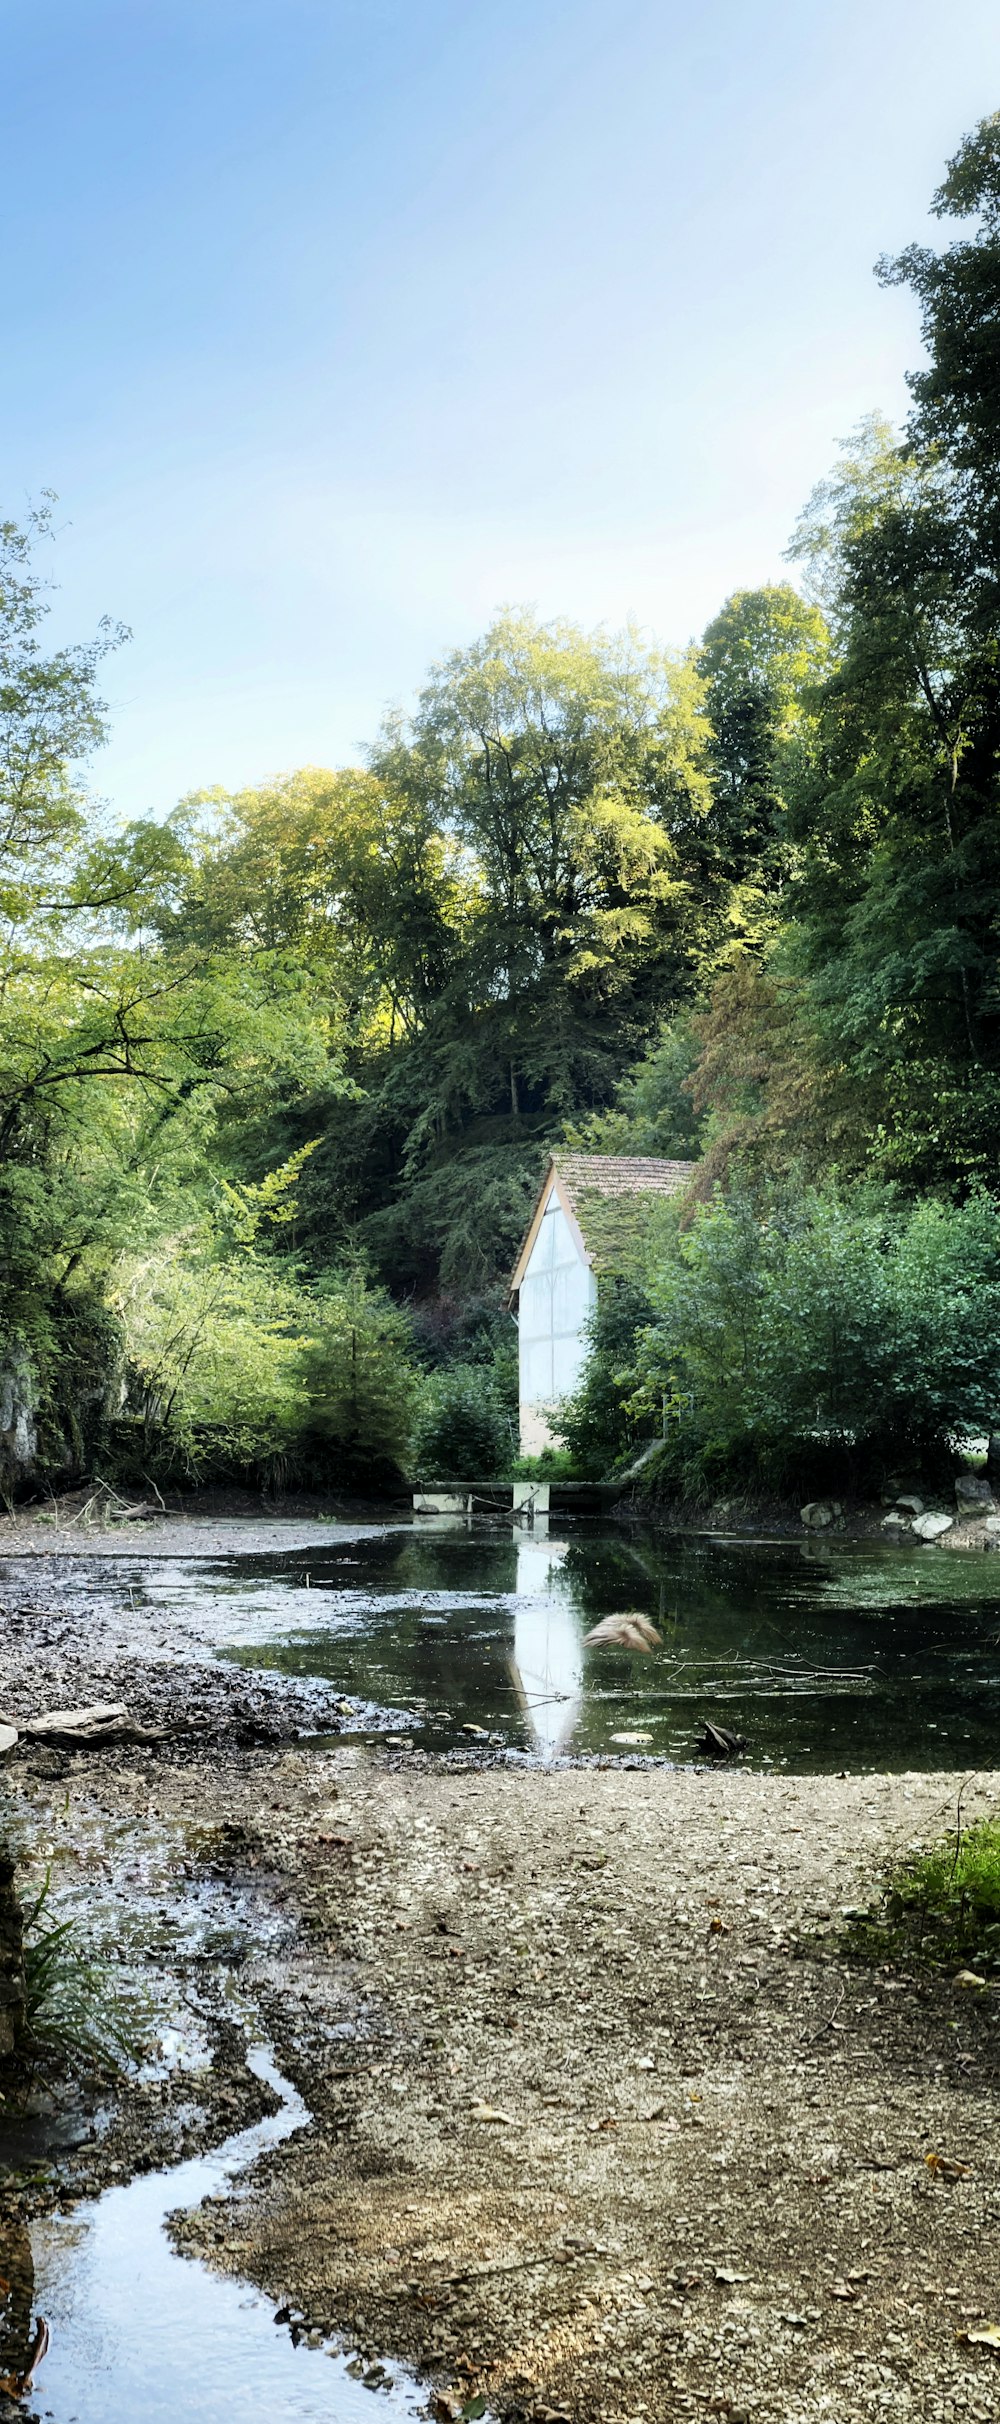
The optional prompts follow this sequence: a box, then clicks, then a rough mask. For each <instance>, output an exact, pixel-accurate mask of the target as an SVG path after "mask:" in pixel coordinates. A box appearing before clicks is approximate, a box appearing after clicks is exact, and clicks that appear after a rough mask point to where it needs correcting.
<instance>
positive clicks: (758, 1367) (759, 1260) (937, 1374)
mask: <svg viewBox="0 0 1000 2424" xmlns="http://www.w3.org/2000/svg"><path fill="white" fill-rule="evenodd" d="M647 1285H648V1292H649V1296H650V1301H651V1305H652V1319H651V1321H650V1323H649V1324H648V1326H647V1327H646V1328H645V1329H643V1330H642V1331H641V1332H640V1333H639V1335H638V1337H637V1341H636V1349H635V1355H634V1361H633V1366H632V1369H633V1377H634V1383H635V1386H634V1390H633V1394H632V1397H631V1400H630V1404H631V1407H632V1410H633V1413H634V1414H635V1415H636V1416H637V1417H643V1418H645V1420H646V1423H647V1426H648V1428H649V1430H650V1431H655V1430H658V1429H659V1427H660V1423H661V1421H664V1422H665V1430H666V1447H665V1451H664V1462H665V1465H666V1467H667V1469H668V1470H669V1471H671V1472H672V1474H673V1475H674V1477H675V1478H676V1479H677V1480H679V1481H681V1482H683V1483H686V1484H688V1485H696V1486H702V1485H704V1484H705V1483H711V1482H712V1481H714V1480H720V1481H730V1480H734V1479H740V1478H745V1479H747V1480H750V1481H756V1482H759V1483H762V1484H764V1485H766V1486H781V1485H782V1484H786V1485H787V1484H790V1483H792V1482H795V1483H798V1482H799V1481H800V1480H801V1479H802V1478H803V1477H809V1476H813V1477H815V1476H816V1475H817V1474H818V1473H822V1472H823V1471H824V1470H825V1471H826V1472H827V1474H829V1475H832V1474H833V1473H834V1472H837V1473H839V1474H840V1475H842V1476H843V1477H845V1478H847V1479H849V1480H850V1479H852V1478H853V1479H854V1480H856V1481H857V1482H858V1483H861V1482H863V1481H865V1480H866V1479H869V1478H870V1477H871V1476H872V1475H873V1474H874V1473H875V1472H876V1471H877V1470H878V1469H879V1468H881V1469H884V1468H885V1466H886V1465H890V1466H891V1465H892V1464H894V1463H897V1462H899V1461H900V1460H903V1459H912V1460H921V1459H923V1460H927V1459H933V1458H935V1457H940V1456H941V1455H942V1454H946V1453H947V1451H948V1447H949V1443H950V1442H951V1440H952V1438H953V1437H954V1435H956V1434H962V1433H964V1434H966V1435H969V1434H974V1433H982V1432H985V1431H989V1430H991V1429H993V1428H994V1427H996V1424H997V1417H998V1408H1000V1207H998V1205H997V1204H996V1202H995V1201H994V1200H993V1199H992V1198H990V1197H988V1196H986V1195H976V1196H974V1197H972V1198H971V1199H970V1200H969V1201H968V1202H967V1203H965V1204H963V1205H960V1206H955V1205H950V1204H946V1203H940V1202H937V1201H933V1200H925V1201H923V1202H921V1203H919V1204H917V1205H915V1206H911V1207H908V1208H905V1209H899V1208H897V1207H896V1206H895V1205H894V1203H893V1202H892V1200H891V1199H889V1198H887V1197H885V1196H875V1195H873V1194H872V1193H871V1192H870V1191H867V1190H860V1189H859V1190H856V1191H854V1192H840V1191H837V1190H835V1189H830V1190H827V1191H822V1190H819V1189H815V1188H813V1189H795V1188H792V1187H787V1188H786V1189H784V1190H783V1191H782V1192H781V1193H776V1194H772V1195H771V1196H770V1197H769V1198H768V1199H767V1200H761V1199H760V1198H759V1197H756V1196H754V1195H752V1194H750V1193H744V1194H740V1193H736V1194H734V1195H733V1196H732V1197H731V1198H730V1199H728V1200H723V1199H722V1198H721V1197H720V1198H717V1199H716V1200H715V1202H713V1203H712V1204H710V1205H708V1206H707V1207H705V1208H704V1209H703V1210H702V1211H701V1212H699V1213H698V1214H697V1215H696V1217H695V1219H694V1221H693V1223H692V1225H691V1226H690V1228H688V1229H687V1230H686V1231H681V1232H679V1233H678V1235H677V1237H676V1240H675V1243H674V1244H673V1246H672V1248H671V1249H670V1251H669V1254H667V1255H666V1256H665V1258H664V1259H663V1260H662V1261H661V1262H660V1263H659V1266H658V1267H656V1268H654V1269H652V1270H651V1271H650V1272H649V1275H648V1281H647ZM591 1385H592V1386H593V1387H594V1388H596V1386H597V1377H596V1375H595V1377H594V1380H593V1381H592V1383H591Z"/></svg>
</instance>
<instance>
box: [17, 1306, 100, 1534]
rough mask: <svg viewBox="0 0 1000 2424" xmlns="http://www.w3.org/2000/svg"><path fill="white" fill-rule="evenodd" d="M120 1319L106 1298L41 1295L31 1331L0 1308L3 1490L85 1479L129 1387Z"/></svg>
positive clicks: (93, 1466) (97, 1457) (68, 1482)
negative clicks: (7, 1319) (7, 1322)
mask: <svg viewBox="0 0 1000 2424" xmlns="http://www.w3.org/2000/svg"><path fill="white" fill-rule="evenodd" d="M123 1361H124V1359H123V1348H122V1337H121V1330H120V1326H119V1324H118V1323H117V1321H116V1320H115V1319H114V1316H113V1315H112V1314H111V1313H109V1311H108V1309H107V1307H106V1306H105V1305H103V1304H102V1303H101V1302H100V1299H99V1298H92V1297H87V1296H79V1297H71V1298H59V1297H56V1298H53V1299H51V1300H49V1301H48V1302H43V1301H41V1300H40V1302H39V1304H38V1306H36V1307H35V1308H34V1316H33V1324H32V1327H31V1328H30V1330H29V1332H28V1333H27V1334H23V1333H19V1332H18V1330H16V1329H14V1328H13V1327H11V1328H10V1329H8V1330H7V1331H6V1333H5V1331H4V1326H3V1320H2V1311H0V1497H7V1498H18V1497H21V1496H23V1495H24V1493H25V1491H26V1490H30V1489H32V1488H34V1487H36V1486H37V1484H38V1483H39V1482H42V1483H44V1482H50V1483H52V1484H53V1485H54V1486H55V1487H56V1488H57V1489H58V1488H59V1487H60V1486H61V1487H63V1488H65V1487H66V1486H67V1484H71V1483H73V1482H74V1481H79V1480H83V1479H84V1478H85V1477H86V1476H88V1475H89V1474H90V1473H91V1472H92V1471H93V1470H94V1468H95V1463H96V1464H97V1465H100V1463H101V1460H102V1459H103V1457H104V1456H105V1454H106V1452H107V1448H108V1426H109V1423H110V1422H111V1421H112V1420H113V1418H114V1416H115V1414H116V1413H117V1411H118V1409H119V1407H120V1405H121V1402H122V1397H123V1393H124V1372H123Z"/></svg>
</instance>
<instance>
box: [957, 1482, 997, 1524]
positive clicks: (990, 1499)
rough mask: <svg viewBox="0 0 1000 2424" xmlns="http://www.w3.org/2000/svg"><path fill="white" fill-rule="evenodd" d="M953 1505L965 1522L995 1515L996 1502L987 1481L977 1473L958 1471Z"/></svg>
mask: <svg viewBox="0 0 1000 2424" xmlns="http://www.w3.org/2000/svg"><path fill="white" fill-rule="evenodd" d="M955 1505H956V1506H957V1508H958V1512H959V1514H960V1515H964V1517H965V1520H966V1522H967V1523H968V1522H969V1521H970V1519H971V1520H972V1521H974V1522H975V1521H978V1522H982V1520H983V1518H984V1516H986V1515H995V1514H996V1512H997V1502H996V1499H995V1498H994V1496H993V1492H992V1490H991V1488H990V1485H989V1482H988V1481H984V1479H983V1477H982V1475H981V1474H979V1473H960V1474H959V1476H958V1480H957V1481H956V1483H955Z"/></svg>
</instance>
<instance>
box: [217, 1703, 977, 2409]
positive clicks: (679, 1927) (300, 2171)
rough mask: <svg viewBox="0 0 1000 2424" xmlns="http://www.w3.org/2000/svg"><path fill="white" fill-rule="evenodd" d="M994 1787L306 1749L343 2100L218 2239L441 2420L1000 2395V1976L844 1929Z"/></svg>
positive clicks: (313, 1881) (859, 2405)
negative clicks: (897, 1955) (531, 1770)
mask: <svg viewBox="0 0 1000 2424" xmlns="http://www.w3.org/2000/svg"><path fill="white" fill-rule="evenodd" d="M261 1782H262V1779H260V1778H258V1779H257V1790H258V1796H259V1786H260V1784H261ZM959 1782H960V1779H957V1778H955V1777H948V1776H935V1777H916V1776H913V1777H901V1778H887V1777H871V1778H866V1779H863V1780H861V1779H856V1778H844V1779H823V1780H809V1781H805V1780H784V1779H781V1780H779V1779H776V1778H772V1777H761V1776H753V1775H746V1774H735V1773H726V1774H720V1773H717V1772H715V1773H697V1772H690V1771H687V1772H684V1773H678V1772H674V1773H671V1772H664V1771H662V1770H659V1771H647V1772H645V1773H641V1772H636V1771H632V1772H625V1771H621V1770H619V1771H608V1772H603V1773H601V1772H597V1773H595V1772H594V1771H592V1770H590V1771H575V1772H573V1771H562V1772H560V1773H558V1774H553V1775H548V1776H546V1775H541V1774H537V1773H536V1774H528V1775H512V1774H510V1773H509V1772H505V1773H498V1772H493V1773H483V1772H476V1771H469V1772H467V1773H462V1772H461V1770H456V1769H455V1768H452V1769H451V1770H450V1771H449V1772H446V1773H441V1772H440V1771H438V1772H436V1773H428V1772H427V1771H426V1770H425V1769H422V1770H419V1771H418V1770H413V1771H411V1772H407V1766H406V1763H405V1762H399V1763H397V1766H396V1767H395V1769H393V1768H392V1767H391V1766H389V1765H387V1764H386V1763H385V1760H384V1755H382V1756H376V1755H374V1754H366V1753H360V1752H357V1751H352V1750H347V1749H345V1750H344V1751H342V1752H339V1753H336V1754H333V1755H328V1756H324V1757H323V1758H322V1759H319V1760H314V1761H305V1760H303V1759H302V1758H301V1756H300V1755H299V1754H294V1753H293V1754H288V1755H286V1756H285V1758H284V1759H283V1761H282V1762H281V1764H280V1767H279V1768H277V1769H276V1770H275V1771H274V1773H273V1775H272V1778H271V1781H270V1786H269V1789H268V1792H267V1794H266V1796H264V1797H263V1799H261V1798H260V1797H258V1805H257V1809H256V1812H255V1814H254V1816H253V1819H252V1824H253V1827H254V1830H255V1836H256V1840H257V1841H258V1843H259V1856H260V1858H261V1859H262V1862H263V1865H264V1867H265V1869H266V1870H267V1871H268V1872H269V1873H272V1874H274V1875H279V1874H280V1875H281V1876H282V1878H283V1879H285V1880H287V1882H288V1884H289V1886H290V1887H291V1889H292V1891H293V1892H294V1895H295V1897H296V1899H297V1900H298V1903H299V1906H300V1909H301V1911H302V1915H303V1920H304V1922H305V1925H306V1927H307V1929H308V1932H309V1934H310V1936H311V1938H312V1947H313V1949H312V1952H311V1957H310V1959H309V1962H308V1974H303V1973H301V1972H300V1973H299V1974H298V1976H297V1979H296V1983H295V1989H294V1992H293V1993H291V1994H289V1993H288V1991H287V1983H288V1982H287V1981H275V1982H274V1983H273V1984H272V1986H271V1988H270V1990H268V1989H267V1988H265V1990H264V1999H265V2004H266V2006H267V2008H268V2010H269V2018H270V2024H271V2028H272V2033H273V2035H274V2038H275V2042H276V2044H277V2046H278V2051H279V2055H280V2058H281V2060H282V2063H283V2065H284V2067H285V2068H286V2069H287V2070H288V2072H289V2074H290V2075H291V2076H292V2077H293V2078H294V2079H295V2080H296V2083H297V2084H298V2085H299V2087H300V2088H301V2090H302V2091H303V2093H304V2094H305V2096H306V2098H307V2101H308V2102H309V2104H310V2107H311V2109H312V2111H313V2113H314V2115H315V2126H314V2129H313V2130H311V2131H310V2132H308V2133H307V2134H306V2135H305V2136H303V2137H302V2138H301V2139H298V2140H293V2141H291V2142H290V2143H289V2144H288V2145H287V2146H286V2147H284V2148H282V2149H281V2150H280V2151H279V2152H278V2153H277V2154H276V2155H275V2156H274V2157H273V2158H269V2159H267V2160H266V2161H265V2163H264V2164H263V2165H261V2166H260V2167H259V2169H258V2170H257V2171H256V2172H255V2173H254V2174H253V2175H252V2176H251V2178H250V2180H249V2181H248V2182H247V2184H246V2187H245V2189H244V2192H243V2194H242V2196H241V2197H239V2199H238V2200H237V2201H236V2203H235V2204H234V2205H233V2206H230V2207H227V2208H226V2209H225V2211H224V2212H223V2214H222V2215H221V2216H220V2215H219V2214H218V2213H212V2212H211V2211H209V2212H202V2213H201V2214H199V2215H197V2216H195V2217H193V2218H191V2220H190V2222H188V2223H187V2224H186V2225H185V2238H186V2241H187V2243H188V2244H190V2245H191V2246H193V2247H194V2246H197V2247H198V2248H200V2249H201V2250H202V2251H203V2252H204V2253H206V2254H208V2255H209V2256H210V2257H211V2258H212V2259H213V2260H215V2261H218V2262H220V2263H221V2264H223V2265H225V2266H228V2267H229V2268H230V2269H233V2270H236V2271H238V2272H239V2273H240V2274H242V2275H250V2277H252V2278H253V2279H254V2280H255V2281H257V2282H259V2283H260V2285H261V2286H262V2287H264V2288H265V2289H266V2290H267V2291H268V2292H269V2294H271V2295H272V2296H273V2297H274V2298H275V2300H276V2301H278V2302H280V2303H287V2302H291V2303H292V2305H293V2309H294V2311H295V2313H296V2314H301V2315H302V2317H303V2318H304V2322H305V2324H306V2325H307V2326H311V2327H313V2328H315V2329H322V2330H324V2331H327V2330H330V2331H335V2332H338V2333H340V2334H341V2335H345V2334H346V2335H347V2336H348V2337H349V2338H350V2339H351V2341H352V2343H353V2345H354V2346H356V2347H357V2348H358V2350H359V2353H360V2355H361V2357H362V2358H364V2359H366V2360H369V2361H371V2360H374V2359H376V2358H384V2357H386V2355H387V2354H388V2355H389V2356H392V2355H395V2356H397V2357H400V2358H403V2359H407V2360H408V2361H410V2362H411V2363H413V2364H415V2365H417V2366H418V2367H420V2368H423V2369H426V2370H429V2371H430V2372H431V2373H432V2375H433V2377H434V2378H435V2380H436V2382H437V2386H438V2400H439V2412H440V2413H441V2414H442V2415H447V2414H448V2413H450V2412H452V2411H453V2410H457V2407H458V2405H459V2404H460V2403H461V2401H462V2400H463V2399H466V2398H467V2397H468V2396H469V2394H470V2393H476V2392H479V2391H482V2392H484V2393H485V2394H486V2396H487V2398H488V2400H489V2402H490V2405H491V2407H492V2408H494V2409H495V2410H497V2411H498V2412H500V2413H501V2414H504V2415H525V2416H541V2417H545V2416H546V2414H548V2415H552V2414H553V2413H561V2414H565V2415H567V2416H569V2417H571V2418H573V2419H577V2418H579V2419H580V2420H581V2424H584V2420H588V2424H589V2419H595V2424H596V2419H598V2418H600V2419H602V2420H603V2419H608V2420H610V2419H614V2418H617V2417H621V2418H643V2417H648V2418H650V2419H653V2418H659V2417H671V2416H679V2415H683V2414H689V2413H698V2412H702V2411H707V2412H710V2413H717V2414H722V2415H728V2416H730V2417H731V2418H732V2419H734V2420H735V2419H736V2418H737V2417H739V2416H741V2415H744V2416H747V2417H753V2418H759V2419H761V2424H765V2420H766V2424H771V2420H772V2419H773V2424H779V2419H780V2424H797V2420H798V2419H802V2420H803V2424H805V2419H810V2420H811V2419H813V2418H817V2419H818V2418H820V2417H823V2418H836V2419H838V2420H839V2419H846V2418H852V2419H853V2418H868V2417H878V2416H881V2415H883V2414H886V2413H893V2414H899V2415H906V2416H912V2417H920V2418H925V2417H926V2418H934V2419H937V2418H939V2417H940V2418H944V2417H948V2418H950V2417H953V2416H954V2417H956V2418H958V2417H962V2418H965V2417H974V2418H984V2419H985V2418H989V2417H995V2415H996V2413H997V2407H998V2396H997V2387H998V2379H1000V2377H998V2375H997V2372H996V2367H997V2365H998V2363H1000V2359H998V2357H997V2355H996V2354H995V2353H993V2352H992V2351H991V2350H990V2349H989V2348H988V2347H982V2346H980V2347H976V2346H975V2345H972V2344H967V2343H964V2342H963V2341H962V2339H961V2338H960V2336H959V2335H960V2334H961V2333H962V2332H963V2331H965V2330H969V2329H971V2330H975V2329H976V2328H977V2327H978V2326H979V2325H981V2323H982V2321H983V2320H985V2321H989V2322H992V2321H995V2320H997V2319H998V2316H1000V2294H998V2286H997V2281H996V2247H997V2230H998V2226H1000V2175H998V2147H997V2132H996V2123H997V2118H998V2088H997V2053H998V2042H1000V2041H998V2038H997V2029H996V2020H997V2011H998V2005H997V2001H996V1998H995V1995H994V1992H993V1990H991V1989H987V1990H985V1991H984V1992H982V1993H976V1992H974V1991H970V1990H968V1989H962V1988H959V1987H957V1986H956V1985H955V1984H954V1983H953V1982H952V1981H950V1980H949V1981H942V1982H939V1983H936V1984H928V1983H927V1982H926V1981H921V1982H918V1981H912V1980H908V1979H901V1978H899V1977H894V1976H890V1975H888V1974H885V1973H882V1972H871V1971H859V1970H849V1969H846V1968H842V1967H841V1966H840V1965H839V1964H836V1963H833V1962H831V1961H829V1960H828V1959H826V1958H817V1957H815V1956H814V1953H813V1951H812V1950H811V1937H812V1931H813V1930H815V1929H819V1930H822V1929H823V1928H824V1927H825V1925H826V1924H827V1920H828V1915H829V1914H831V1913H832V1914H834V1915H836V1914H837V1913H838V1912H839V1911H840V1909H841V1908H842V1907H843V1905H844V1904H850V1903H851V1901H852V1900H853V1899H854V1897H855V1896H856V1895H857V1893H858V1891H859V1889H860V1887H861V1885H862V1883H863V1880H864V1878H865V1876H866V1874H870V1872H871V1868H872V1865H873V1864H874V1863H876V1862H877V1861H878V1859H879V1858H880V1857H881V1855H882V1854H883V1852H884V1850H885V1848H886V1847H887V1845H889V1844H894V1845H903V1844H906V1843H907V1842H909V1841H911V1840H914V1839H916V1838H917V1837H918V1836H925V1835H927V1834H928V1833H933V1832H935V1831H937V1830H938V1829H939V1828H940V1827H942V1826H943V1825H945V1824H946V1823H947V1822H948V1820H949V1818H950V1817H951V1816H952V1815H953V1812H954V1807H955V1799H956V1794H957V1791H958V1787H959ZM997 1786H998V1780H997V1779H995V1778H985V1779H982V1780H980V1784H979V1786H978V1787H977V1788H974V1789H973V1790H972V1791H967V1793H966V1798H965V1808H966V1811H967V1812H969V1811H971V1810H972V1809H974V1808H986V1807H992V1806H993V1805H994V1799H995V1794H996V1791H997ZM275 1787H277V1789H275ZM276 1802H277V1804H278V1807H277V1808H276V1807H275V1803H276ZM310 1802H311V1803H312V1804H313V1808H312V1812H311V1814H310V1815H307V1813H308V1812H309V1804H310ZM241 1806H242V1805H241ZM247 1816H248V1819H249V1817H250V1813H249V1811H248V1812H247ZM352 2014H353V2015H354V2025H355V2026H356V2027H357V2028H358V2030H359V2033H360V2042H358V2040H355V2041H354V2042H353V2044H352V2045H351V2046H350V2047H347V2043H346V2040H345V2035H344V2031H345V2029H348V2028H349V2027H350V2025H351V2015H352ZM929 2155H934V2156H936V2157H939V2158H941V2157H943V2158H944V2162H943V2163H939V2164H937V2165H930V2164H928V2161H927V2157H928V2156H929ZM958 2165H961V2166H962V2167H963V2168H962V2169H961V2171H960V2172H958V2174H957V2176H955V2177H951V2176H949V2174H950V2173H951V2171H952V2169H953V2168H954V2167H956V2166H958ZM727 2276H732V2277H727Z"/></svg>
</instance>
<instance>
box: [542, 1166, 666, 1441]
mask: <svg viewBox="0 0 1000 2424" xmlns="http://www.w3.org/2000/svg"><path fill="white" fill-rule="evenodd" d="M693 1167H694V1165H693V1163H691V1162H679V1161H654V1160H640V1159H637V1158H629V1157H626V1156H624V1155H622V1156H620V1157H619V1156H616V1155H614V1154H610V1153H560V1154H558V1155H554V1156H553V1158H552V1160H551V1161H550V1163H549V1166H548V1169H547V1171H546V1173H545V1177H544V1178H543V1180H542V1184H541V1188H540V1191H539V1195H538V1201H537V1203H536V1205H535V1209H534V1212H533V1214H532V1217H531V1220H530V1222H529V1225H528V1229H527V1232H526V1234H525V1239H524V1243H523V1245H522V1247H521V1251H520V1254H519V1255H518V1259H517V1263H516V1266H515V1269H514V1274H513V1277H512V1279H511V1300H512V1302H513V1303H515V1304H516V1306H517V1318H518V1364H519V1386H518V1395H519V1398H520V1416H521V1452H522V1455H524V1456H537V1455H538V1454H539V1451H540V1450H541V1449H542V1448H546V1447H551V1446H552V1444H553V1438H552V1431H551V1428H550V1423H549V1416H550V1415H551V1413H552V1411H553V1409H554V1408H555V1407H556V1406H557V1405H558V1404H559V1403H560V1401H561V1400H562V1399H563V1398H565V1397H570V1396H572V1393H573V1390H574V1389H575V1388H576V1385H577V1382H578V1380H579V1378H580V1374H581V1372H582V1370H583V1367H584V1364H585V1362H586V1359H587V1344H588V1342H587V1323H588V1320H589V1318H590V1315H591V1313H592V1312H593V1310H594V1307H595V1305H596V1303H597V1285H598V1278H599V1276H600V1274H601V1273H602V1272H613V1271H615V1270H621V1269H622V1268H624V1267H625V1265H626V1264H627V1260H628V1249H629V1245H630V1243H634V1241H635V1239H636V1235H637V1232H639V1231H640V1230H641V1228H642V1226H643V1223H644V1215H645V1212H646V1210H647V1209H648V1201H649V1198H650V1197H654V1196H658V1195H660V1196H662V1195H677V1194H679V1193H680V1191H681V1189H682V1188H683V1187H685V1186H686V1185H687V1182H688V1180H689V1178H690V1176H691V1172H692V1169H693Z"/></svg>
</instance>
